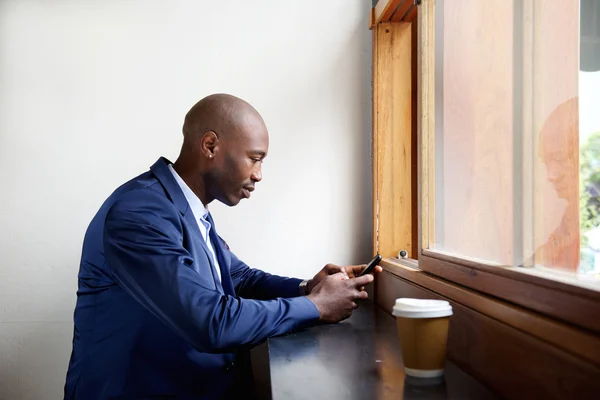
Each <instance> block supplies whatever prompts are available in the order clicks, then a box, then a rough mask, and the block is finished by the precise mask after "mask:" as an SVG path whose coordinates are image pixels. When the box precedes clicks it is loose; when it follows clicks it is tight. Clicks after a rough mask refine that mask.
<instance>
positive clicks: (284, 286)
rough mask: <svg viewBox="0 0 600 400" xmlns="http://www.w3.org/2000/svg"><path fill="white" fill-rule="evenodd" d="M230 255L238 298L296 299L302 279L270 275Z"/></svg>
mask: <svg viewBox="0 0 600 400" xmlns="http://www.w3.org/2000/svg"><path fill="white" fill-rule="evenodd" d="M230 254H231V279H232V280H233V286H234V288H235V292H236V293H237V295H238V296H241V297H244V298H248V299H256V300H269V299H275V298H278V297H287V298H292V297H298V296H299V295H300V292H299V286H300V283H301V282H302V279H297V278H287V277H283V276H277V275H271V274H269V273H267V272H264V271H261V270H258V269H254V268H250V267H249V266H248V265H246V264H245V263H244V262H243V261H241V260H240V259H239V258H237V257H236V256H235V254H233V253H230Z"/></svg>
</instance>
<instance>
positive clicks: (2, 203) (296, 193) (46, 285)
mask: <svg viewBox="0 0 600 400" xmlns="http://www.w3.org/2000/svg"><path fill="white" fill-rule="evenodd" d="M369 7H370V2H368V1H362V0H326V1H322V0H303V1H294V2H289V1H273V0H254V1H248V0H227V1H214V0H210V1H208V0H204V1H199V0H188V1H183V0H180V1H170V0H156V1H148V0H144V1H141V0H139V1H135V0H62V1H50V0H37V1H34V0H0V399H10V400H12V399H57V398H61V396H62V389H63V384H64V376H65V370H66V366H67V362H68V357H69V355H70V350H71V344H70V343H71V338H72V313H73V307H74V303H75V291H76V287H77V277H76V276H77V271H78V261H79V256H80V251H81V244H82V238H83V234H84V231H85V229H86V227H87V224H88V223H89V221H90V219H91V218H92V216H93V215H94V213H95V212H96V210H97V208H98V207H99V205H100V204H101V202H102V201H103V200H104V199H105V198H106V197H107V196H108V195H109V194H110V192H111V191H112V190H113V189H114V188H115V187H116V186H117V185H119V184H121V183H122V182H124V181H125V180H127V179H129V178H131V177H132V176H134V175H137V174H138V173H141V172H143V171H145V170H147V168H148V167H149V166H150V165H151V164H152V163H153V162H154V161H155V160H156V159H157V158H158V157H159V156H161V155H164V156H167V157H169V158H171V159H172V160H174V159H175V157H176V156H177V153H178V150H179V146H180V143H181V124H182V121H183V116H184V114H185V112H186V111H187V110H188V108H189V107H190V106H191V105H192V104H193V103H195V102H196V101H197V100H198V99H200V98H201V97H203V96H205V95H207V94H210V93H213V92H228V93H232V94H235V95H238V96H240V97H242V98H244V99H246V100H248V101H249V102H251V103H252V104H253V105H254V106H255V107H256V108H257V109H258V110H259V111H260V112H261V113H262V115H263V116H264V118H265V120H266V122H267V126H268V127H269V130H270V134H271V148H270V154H269V157H268V158H267V160H266V162H265V165H264V170H263V172H264V180H263V182H261V183H260V184H259V185H258V186H257V191H256V192H254V194H253V197H252V198H251V199H250V200H249V201H244V202H243V203H242V204H241V205H239V206H238V207H235V208H226V207H224V206H222V205H217V204H215V205H213V206H212V210H213V213H214V214H215V217H216V221H217V227H218V229H219V231H220V233H221V235H222V236H224V237H225V238H226V240H227V241H228V242H229V244H230V246H231V247H232V249H233V250H234V251H235V252H236V253H237V254H238V255H239V256H240V257H241V258H242V259H244V260H246V261H247V262H248V263H249V264H251V265H252V266H256V267H261V268H263V269H264V270H267V271H271V272H274V273H279V274H286V275H293V276H299V277H308V276H312V274H313V273H314V272H316V271H317V270H318V269H319V268H320V267H321V266H322V265H324V264H325V263H327V262H337V263H359V262H366V261H367V259H368V257H369V255H370V242H371V222H370V221H371V216H370V212H371V194H370V193H371V183H370V176H371V175H370V174H371V172H370V171H371V158H370V110H371V106H370V104H371V103H370V80H371V79H370V58H371V52H370V46H371V44H370V32H369V30H368V27H367V24H368V15H369V14H368V13H369ZM342 10H343V11H344V12H341V11H342Z"/></svg>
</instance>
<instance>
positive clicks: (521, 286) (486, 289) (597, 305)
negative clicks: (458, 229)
mask: <svg viewBox="0 0 600 400" xmlns="http://www.w3.org/2000/svg"><path fill="white" fill-rule="evenodd" d="M432 255H435V257H432ZM443 258H446V259H448V257H443V256H442V257H440V256H439V255H436V254H435V253H434V252H427V251H424V252H423V253H422V254H421V257H420V259H419V266H420V267H421V269H423V270H424V271H427V272H429V273H431V274H433V275H436V276H440V277H442V278H444V279H447V280H449V281H451V282H454V283H457V284H459V285H462V286H465V287H467V288H471V289H474V290H477V291H479V292H482V293H485V294H488V295H490V296H494V297H497V298H500V299H503V300H506V301H508V302H511V303H513V304H517V305H519V306H521V307H524V308H527V309H530V310H533V311H535V312H538V313H541V314H544V315H546V316H549V317H551V318H556V319H559V320H562V321H565V322H569V323H571V324H574V325H576V326H578V327H581V328H583V329H589V330H591V331H594V332H596V333H600V318H598V315H600V300H598V297H599V296H600V293H598V292H596V291H594V290H590V289H584V288H579V287H577V286H573V285H569V284H564V283H561V282H556V281H552V280H549V279H546V278H539V277H535V276H531V275H526V274H524V273H521V272H515V271H514V270H508V269H504V268H500V267H490V266H483V265H477V264H476V263H470V264H471V265H464V260H455V262H450V261H447V260H444V259H443ZM450 259H451V258H450ZM523 278H527V280H524V279H523ZM535 281H539V283H541V284H536V283H533V282H535ZM549 286H551V287H549ZM561 288H562V289H564V290H561Z"/></svg>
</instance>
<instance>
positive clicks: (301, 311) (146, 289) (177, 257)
mask: <svg viewBox="0 0 600 400" xmlns="http://www.w3.org/2000/svg"><path fill="white" fill-rule="evenodd" d="M182 232H183V230H182V225H181V221H180V214H179V211H178V210H176V208H175V207H174V205H173V204H172V203H171V202H170V201H169V200H168V199H167V198H165V197H164V196H163V195H161V194H160V193H157V192H154V191H153V190H152V189H139V190H134V191H131V192H128V193H126V194H125V195H123V197H121V199H120V200H119V201H117V202H116V203H115V204H114V205H113V206H112V207H111V209H110V211H109V212H108V214H107V217H106V222H105V228H104V251H105V257H106V261H107V262H108V265H110V268H111V272H112V275H113V278H114V279H115V281H116V282H117V283H118V284H119V285H120V286H121V287H122V288H123V289H124V290H125V291H126V292H127V293H129V294H130V295H131V296H132V297H133V298H135V299H136V300H137V301H138V302H140V303H141V304H142V305H143V306H144V307H146V308H147V309H148V310H149V311H150V312H151V313H153V314H154V315H155V316H156V317H157V318H158V319H160V320H161V321H162V322H163V323H165V324H166V325H168V326H169V327H171V328H172V329H173V330H174V331H175V332H177V333H178V334H179V335H180V336H182V337H183V338H184V339H185V340H186V341H188V342H189V343H190V344H191V345H193V346H194V347H196V348H197V349H198V350H199V351H202V352H208V353H219V352H228V351H231V350H233V349H234V348H236V347H239V346H243V345H255V344H258V343H260V342H261V341H263V340H265V339H266V338H268V337H270V336H275V335H280V334H284V333H286V332H289V331H291V330H294V329H297V328H300V327H302V326H305V325H308V324H310V323H313V322H315V321H316V320H317V319H318V317H319V313H318V311H317V309H316V307H315V306H314V304H313V303H312V302H311V301H310V300H308V299H307V298H304V297H298V298H293V299H276V300H270V301H257V300H250V299H241V298H236V297H232V296H227V295H224V294H222V293H220V292H218V291H216V290H215V289H214V288H211V287H206V286H205V285H204V284H203V282H202V280H201V279H199V277H200V275H199V274H198V272H196V270H195V269H194V267H195V265H194V259H193V258H192V257H191V256H190V254H189V253H188V251H187V250H186V249H185V248H184V247H183V244H182V243H183V235H182Z"/></svg>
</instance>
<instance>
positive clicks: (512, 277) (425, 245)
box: [417, 0, 600, 333]
mask: <svg viewBox="0 0 600 400" xmlns="http://www.w3.org/2000/svg"><path fill="white" fill-rule="evenodd" d="M526 3H528V2H526ZM434 7H435V4H434V1H433V0H423V1H422V3H421V5H420V7H419V17H418V51H417V54H418V55H417V57H418V61H417V65H418V66H417V70H418V82H417V85H418V92H419V102H418V105H417V108H418V124H419V126H418V133H419V135H418V137H419V155H420V159H419V162H418V165H419V177H420V178H419V192H420V196H419V198H420V207H419V217H420V223H419V227H420V236H419V238H420V245H419V248H420V249H421V250H420V254H419V256H418V260H419V267H420V268H421V269H422V270H423V271H426V272H428V273H430V274H432V275H435V276H439V277H441V278H444V279H447V280H449V281H451V282H454V283H456V284H459V285H461V286H465V287H468V288H471V289H474V290H476V291H479V292H482V293H485V294H488V295H491V296H494V297H497V298H500V299H503V300H506V301H508V302H510V303H513V304H517V305H520V306H522V307H525V308H527V309H530V310H533V311H536V312H539V313H541V314H544V315H546V316H549V317H552V318H556V319H559V320H562V321H565V322H568V323H571V324H573V325H575V326H578V327H580V328H583V329H587V330H591V331H593V332H596V333H600V318H598V316H600V292H599V291H596V290H593V289H590V288H586V287H582V286H578V285H575V284H571V283H567V282H561V281H557V280H554V279H550V278H548V275H549V274H544V273H541V272H538V271H537V270H535V269H531V268H522V267H509V266H506V267H499V266H491V265H487V264H484V263H481V262H477V261H473V260H468V259H464V258H459V257H455V256H451V255H447V254H445V253H443V252H439V251H435V250H432V249H429V244H430V242H429V240H430V238H431V234H432V232H433V229H434V227H433V222H434V211H435V209H434V201H433V200H434V195H435V194H434V193H432V192H431V191H430V189H431V188H434V186H433V182H434V171H435V170H434V168H435V166H434V165H433V160H434V157H432V156H431V155H432V154H433V152H434V149H435V142H434V138H435V113H434V104H435V103H434V102H435V98H434V71H435V42H434V38H435V19H434V15H435V14H434V12H435V9H434ZM525 40H527V38H525ZM529 101H530V100H529ZM530 210H531V208H530ZM544 275H545V276H544Z"/></svg>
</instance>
